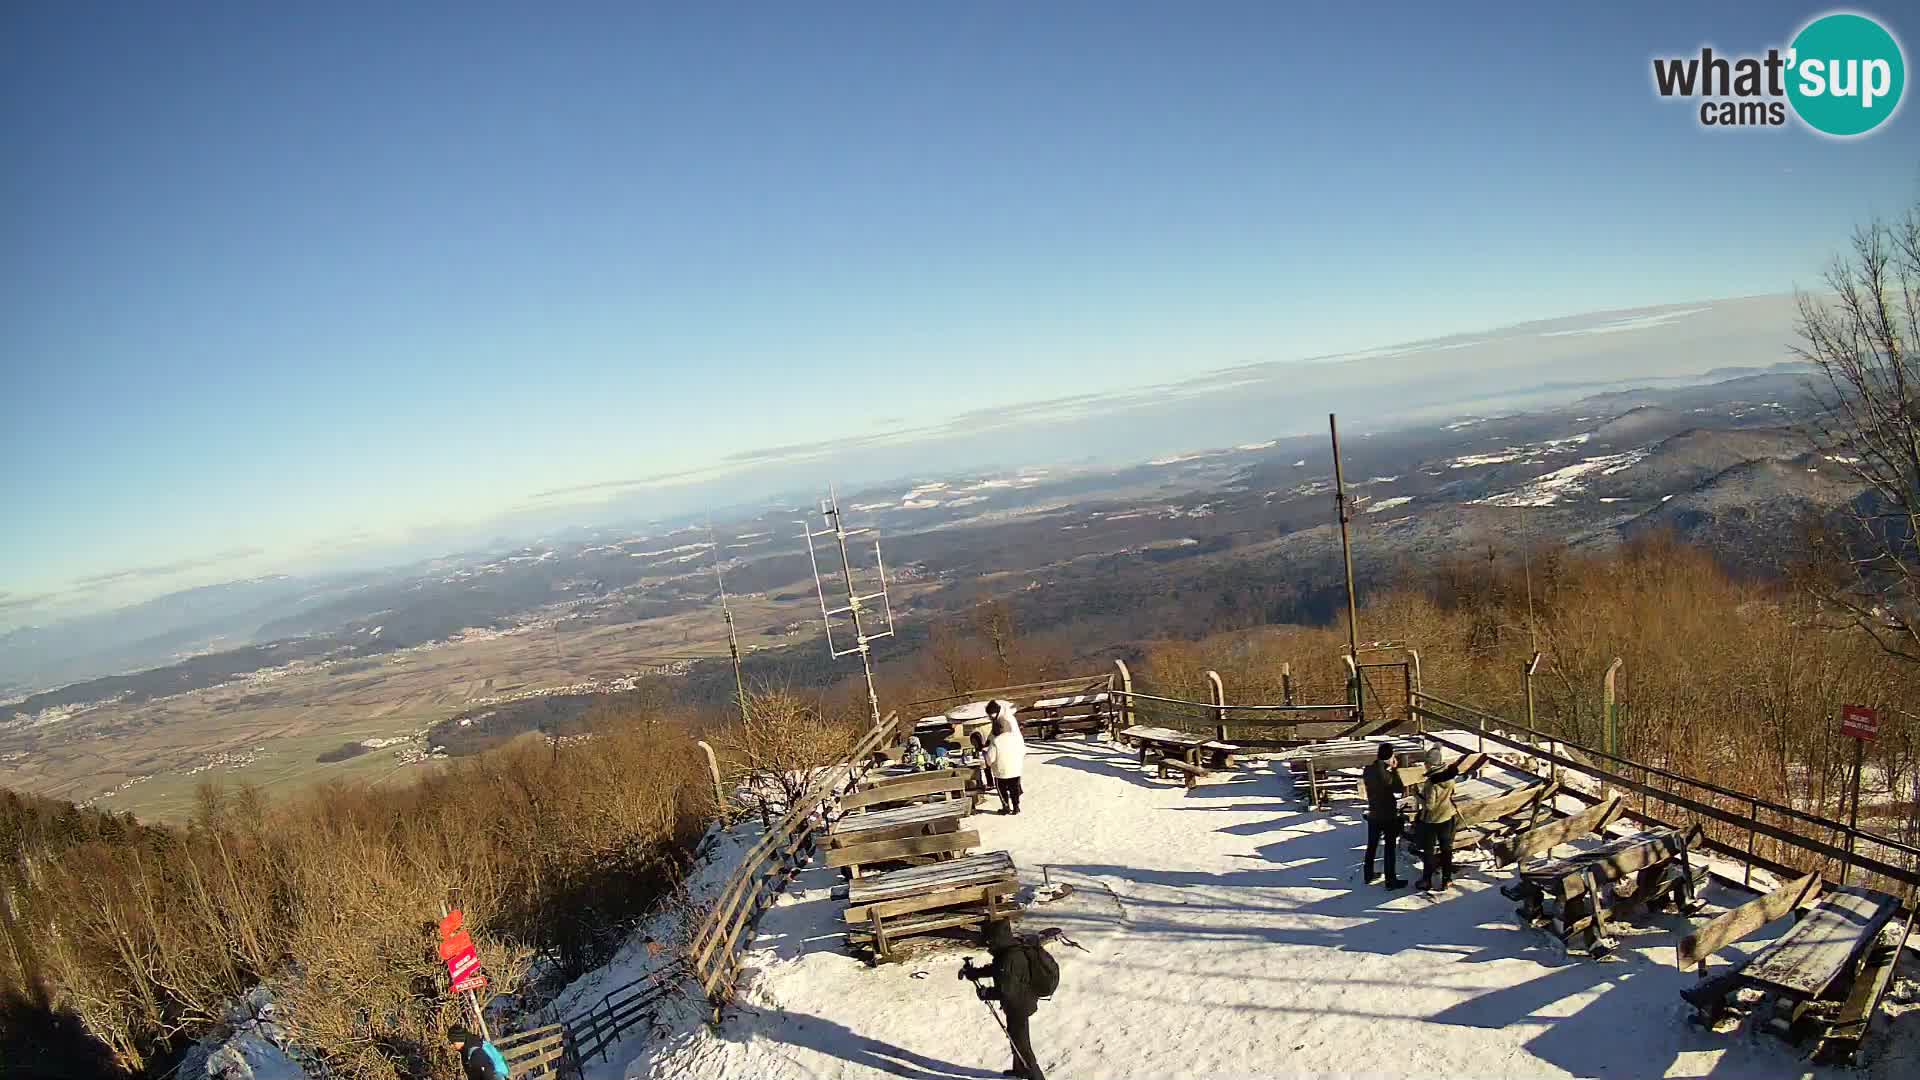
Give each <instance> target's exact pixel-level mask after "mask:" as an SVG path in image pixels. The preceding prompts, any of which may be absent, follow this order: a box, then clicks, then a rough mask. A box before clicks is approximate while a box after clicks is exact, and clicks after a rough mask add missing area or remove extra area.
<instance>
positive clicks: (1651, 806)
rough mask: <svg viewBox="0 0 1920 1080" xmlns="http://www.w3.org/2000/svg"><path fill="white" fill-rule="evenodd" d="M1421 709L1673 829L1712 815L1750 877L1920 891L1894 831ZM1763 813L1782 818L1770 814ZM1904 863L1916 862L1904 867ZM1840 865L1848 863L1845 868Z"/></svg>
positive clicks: (1712, 841) (1465, 710)
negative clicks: (1685, 819)
mask: <svg viewBox="0 0 1920 1080" xmlns="http://www.w3.org/2000/svg"><path fill="white" fill-rule="evenodd" d="M1413 711H1414V714H1415V715H1416V716H1418V717H1420V718H1422V719H1424V720H1426V721H1428V724H1429V730H1428V734H1427V737H1428V738H1430V739H1435V740H1436V741H1439V742H1443V743H1447V744H1448V745H1452V746H1454V748H1455V749H1459V750H1472V749H1478V748H1480V747H1483V746H1484V745H1485V743H1486V742H1487V741H1491V742H1494V743H1496V744H1498V745H1500V746H1505V747H1508V748H1511V749H1514V750H1518V751H1521V752H1522V753H1525V754H1527V755H1528V756H1530V757H1532V758H1533V759H1535V760H1537V761H1542V762H1545V763H1547V767H1548V770H1549V773H1550V774H1551V773H1552V772H1553V771H1555V770H1564V771H1567V772H1571V773H1575V774H1577V775H1582V776H1587V777H1590V778H1592V779H1594V780H1598V781H1601V782H1602V783H1605V784H1608V785H1610V786H1612V787H1615V788H1618V789H1620V790H1621V791H1623V792H1626V793H1628V794H1629V795H1638V796H1639V805H1638V808H1637V809H1636V808H1635V807H1634V805H1633V802H1632V800H1631V799H1630V800H1629V802H1628V804H1627V809H1628V811H1629V813H1631V814H1632V816H1634V817H1636V818H1639V819H1640V820H1642V821H1645V822H1647V823H1649V824H1653V825H1660V826H1665V827H1674V826H1675V825H1676V824H1677V822H1676V821H1674V820H1672V819H1675V818H1677V817H1679V816H1680V815H1679V814H1676V813H1674V812H1672V811H1679V812H1680V813H1684V814H1692V815H1694V817H1695V818H1696V819H1704V823H1705V824H1706V826H1707V846H1708V847H1710V848H1713V849H1715V850H1718V851H1719V852H1721V853H1722V854H1724V855H1727V856H1730V857H1732V858H1734V859H1736V860H1739V861H1741V862H1742V863H1743V864H1744V865H1745V866H1747V867H1748V868H1749V870H1748V875H1749V876H1750V875H1751V868H1752V867H1756V866H1757V867H1759V868H1761V869H1763V870H1767V871H1771V872H1772V873H1775V874H1780V875H1785V876H1786V877H1788V878H1797V877H1799V876H1800V875H1802V874H1804V873H1807V872H1809V871H1812V870H1820V871H1822V872H1824V873H1825V874H1826V875H1827V876H1828V877H1829V878H1831V879H1833V880H1840V879H1842V878H1843V877H1845V876H1847V875H1849V874H1851V873H1854V872H1864V873H1868V874H1874V875H1877V876H1879V877H1880V878H1881V879H1882V882H1881V883H1882V884H1883V885H1890V886H1892V887H1894V888H1897V889H1901V890H1902V891H1903V892H1904V893H1905V894H1906V895H1907V896H1909V897H1911V896H1913V895H1914V892H1915V890H1916V889H1920V847H1915V846H1914V845H1912V844H1908V843H1906V842H1904V841H1902V840H1899V839H1896V838H1894V837H1891V836H1883V835H1881V834H1879V833H1874V832H1870V831H1868V830H1865V829H1858V828H1854V827H1852V826H1849V825H1848V824H1847V823H1846V822H1843V821H1835V820H1832V819H1829V818H1823V817H1820V816H1819V815H1817V814H1810V813H1807V812H1806V811H1804V810H1797V809H1795V808H1793V807H1791V806H1784V805H1781V804H1780V803H1776V802H1772V801H1770V800H1767V799H1762V798H1760V797H1759V796H1757V795H1750V794H1748V793H1746V792H1743V791H1735V790H1733V789H1731V788H1726V787H1722V786H1720V785H1718V784H1714V783H1710V782H1708V781H1705V780H1697V779H1695V778H1693V777H1690V776H1685V775H1683V774H1680V773H1676V772H1673V771H1672V770H1669V769H1662V768H1658V767H1656V766H1652V765H1642V764H1640V763H1639V762H1636V761H1631V760H1629V759H1627V758H1623V757H1617V756H1615V755H1613V754H1608V753H1606V752H1604V751H1601V750H1595V749H1591V748H1589V747H1585V746H1580V745H1579V744H1577V743H1573V742H1572V741H1571V740H1567V739H1563V738H1561V737H1560V736H1558V735H1553V734H1550V733H1548V732H1544V731H1537V730H1535V729H1533V728H1530V727H1528V726H1527V725H1525V724H1522V723H1517V722H1515V721H1512V720H1508V719H1506V718H1505V717H1501V716H1497V715H1495V714H1493V713H1488V712H1483V711H1481V710H1479V709H1475V708H1473V707H1471V706H1468V705H1462V704H1459V703H1458V702H1454V701H1448V700H1446V699H1445V698H1442V697H1437V696H1435V695H1433V694H1431V693H1425V692H1422V693H1419V694H1418V695H1417V696H1416V704H1415V705H1414V709H1413ZM1433 725H1440V726H1443V727H1448V728H1454V729H1457V730H1462V731H1467V732H1471V733H1473V736H1474V738H1475V739H1477V740H1479V741H1480V746H1478V747H1465V746H1460V745H1458V744H1456V743H1453V742H1451V741H1449V740H1447V739H1446V738H1444V737H1436V736H1435V735H1434V733H1433V732H1432V726H1433ZM1562 793H1563V794H1566V795H1570V796H1573V797H1575V798H1578V799H1581V800H1582V801H1586V802H1595V801H1597V800H1596V799H1595V797H1594V796H1591V795H1586V794H1583V793H1581V792H1579V791H1577V790H1575V789H1573V788H1570V787H1563V788H1562ZM1763 815H1765V816H1771V817H1772V818H1774V819H1775V821H1767V820H1763ZM1776 821H1777V822H1779V823H1778V824H1776V823H1775V822H1776ZM1762 837H1765V838H1766V839H1767V840H1768V841H1769V846H1768V848H1767V849H1766V850H1765V851H1762V850H1761V849H1760V847H1759V840H1760V838H1762ZM1901 862H1905V863H1907V864H1908V865H1904V866H1903V865H1900V863H1901ZM1835 867H1839V868H1840V869H1839V870H1838V871H1836V870H1835Z"/></svg>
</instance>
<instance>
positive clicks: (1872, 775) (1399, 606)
mask: <svg viewBox="0 0 1920 1080" xmlns="http://www.w3.org/2000/svg"><path fill="white" fill-rule="evenodd" d="M1532 576H1533V593H1534V605H1533V612H1532V620H1531V622H1532V623H1533V632H1532V633H1531V634H1530V633H1529V621H1530V620H1529V613H1528V610H1527V603H1526V586H1525V583H1524V581H1523V580H1522V577H1521V567H1520V565H1519V560H1518V559H1517V558H1497V559H1494V560H1487V559H1484V558H1482V559H1477V560H1463V561H1461V562H1458V563H1454V564H1447V565H1442V566H1438V567H1434V568H1432V570H1431V571H1430V573H1429V574H1428V576H1427V577H1426V579H1425V580H1424V581H1421V582H1418V583H1417V584H1413V583H1410V584H1409V586H1408V587H1406V588H1402V589H1400V590H1398V591H1395V592H1393V593H1390V594H1387V595H1385V596H1381V597H1379V598H1377V599H1375V600H1374V601H1372V602H1371V603H1369V604H1368V605H1367V606H1366V608H1364V609H1363V610H1362V612H1361V628H1362V636H1363V638H1371V639H1384V638H1391V639H1394V640H1401V641H1406V642H1407V643H1409V644H1412V645H1415V646H1417V647H1418V648H1419V649H1420V652H1421V657H1422V661H1423V668H1424V675H1425V681H1426V686H1427V688H1428V689H1429V690H1430V691H1434V692H1438V693H1444V694H1446V695H1447V696H1450V697H1457V698H1458V699H1459V700H1461V701H1462V702H1463V703H1466V704H1470V705H1474V706H1477V707H1480V708H1484V709H1487V710H1489V711H1492V712H1496V713H1499V714H1501V715H1505V716H1509V717H1513V718H1515V719H1519V718H1521V717H1523V716H1524V710H1525V706H1524V702H1525V681H1524V676H1523V675H1522V670H1523V669H1524V667H1525V665H1526V662H1527V659H1528V657H1529V656H1530V655H1531V652H1532V650H1533V647H1534V646H1533V644H1532V642H1533V640H1535V638H1537V640H1538V643H1539V644H1538V647H1539V649H1540V650H1541V651H1542V652H1543V653H1544V654H1545V660H1544V662H1543V664H1542V666H1541V669H1540V672H1539V674H1538V675H1536V676H1535V680H1534V689H1535V695H1536V702H1537V706H1536V707H1537V720H1538V723H1539V724H1540V726H1541V727H1543V728H1545V729H1547V730H1550V731H1554V732H1557V733H1559V734H1562V735H1564V736H1565V737H1567V738H1569V739H1571V740H1575V741H1578V742H1580V743H1583V744H1585V745H1588V746H1600V745H1601V744H1602V742H1603V737H1604V731H1605V726H1606V721H1605V717H1604V715H1603V709H1602V700H1601V686H1602V681H1603V677H1604V675H1605V673H1606V669H1607V666H1608V665H1609V664H1610V663H1611V662H1612V660H1613V658H1614V657H1616V656H1617V657H1621V658H1623V659H1624V660H1625V669H1624V671H1623V673H1622V676H1621V678H1620V680H1619V686H1620V691H1621V699H1622V701H1623V703H1624V707H1623V709H1622V710H1621V715H1620V749H1621V752H1622V753H1623V754H1624V755H1625V756H1627V757H1629V758H1632V759H1633V760H1635V761H1641V762H1645V763H1647V764H1650V765H1654V766H1658V767H1665V768H1670V769H1672V770H1674V771H1676V772H1681V773H1685V774H1687V775H1690V776H1697V777H1700V778H1702V779H1706V780H1711V781H1714V782H1717V783H1720V784H1722V785H1724V786H1726V787H1730V788H1734V789H1737V790H1741V791H1747V792H1751V793H1753V794H1756V795H1759V796H1761V797H1762V798H1765V799H1769V800H1772V801H1776V802H1780V803H1784V804H1787V805H1791V806H1796V807H1799V808H1802V809H1804V810H1807V811H1809V812H1813V813H1818V814H1822V815H1825V816H1828V817H1840V818H1844V817H1845V814H1844V812H1843V811H1842V809H1841V801H1842V798H1843V795H1844V789H1845V786H1846V783H1845V778H1846V773H1847V771H1848V770H1849V769H1850V767H1851V765H1852V753H1853V747H1852V743H1851V741H1850V740H1846V739H1844V737H1843V736H1841V735H1839V733H1838V730H1837V723H1838V714H1839V709H1840V706H1841V705H1844V704H1864V705H1869V706H1873V707H1876V708H1878V709H1879V711H1880V714H1881V716H1882V728H1881V731H1882V734H1881V736H1880V738H1879V739H1878V740H1877V741H1876V742H1874V743H1873V744H1872V745H1871V746H1870V747H1869V748H1868V770H1867V783H1866V795H1865V799H1864V806H1865V809H1864V810H1863V824H1864V823H1867V822H1873V823H1874V825H1875V827H1876V828H1885V829H1887V830H1888V831H1891V832H1894V833H1896V834H1899V833H1902V832H1904V833H1905V834H1906V835H1910V836H1911V835H1917V834H1920V804H1916V798H1917V797H1920V671H1917V670H1916V668H1920V665H1913V664H1908V663H1905V662H1903V661H1901V660H1899V659H1897V658H1895V657H1894V656H1892V655H1890V654H1889V653H1888V652H1886V651H1885V650H1883V649H1881V648H1880V647H1879V646H1878V645H1877V644H1876V643H1875V642H1874V641H1873V640H1872V638H1870V637H1869V636H1868V635H1867V634H1865V633H1862V632H1860V631H1858V630H1854V629H1851V628H1845V629H1840V630H1835V629H1833V628H1832V627H1830V626H1828V625H1826V624H1824V623H1823V622H1822V621H1821V619H1820V618H1819V614H1820V610H1821V609H1820V607H1819V601H1818V600H1817V599H1815V598H1814V597H1812V596H1810V595H1809V594H1808V593H1807V592H1806V591H1804V590H1800V589H1794V588H1790V587H1786V586H1779V585H1772V586H1769V585H1761V584H1755V583H1750V582H1742V581H1738V580H1735V579H1733V578H1731V577H1729V576H1728V575H1727V574H1725V573H1724V572H1722V571H1721V570H1720V569H1719V568H1718V567H1717V566H1716V565H1715V564H1714V563H1713V561H1712V559H1711V557H1710V556H1709V555H1708V554H1707V553H1705V552H1703V551H1699V550H1697V549H1692V548H1688V547H1685V546H1683V545H1680V544H1677V543H1675V542H1673V541H1672V540H1671V539H1670V538H1667V537H1663V536H1652V537H1649V538H1647V539H1645V540H1643V541H1640V542H1637V543H1635V544H1632V545H1629V546H1627V547H1626V548H1624V549H1622V550H1620V551H1618V552H1613V553H1608V554H1602V555H1590V556H1573V555H1569V554H1567V553H1566V552H1563V551H1540V552H1536V553H1534V555H1533V558H1532ZM1344 651H1345V641H1344V634H1343V633H1342V632H1341V628H1338V627H1332V628H1292V627H1269V628H1263V629H1261V630H1258V631H1252V632H1246V633H1239V634H1232V635H1220V636H1217V637H1214V638H1209V639H1206V640H1203V641H1200V642H1192V643H1189V642H1170V643H1165V644H1162V645H1159V646H1156V647H1155V648H1154V649H1152V650H1151V651H1150V652H1149V655H1148V656H1147V658H1146V661H1145V663H1144V664H1143V665H1142V670H1141V674H1140V680H1139V681H1140V684H1141V687H1142V689H1144V690H1149V691H1150V692H1153V693H1164V694H1167V695H1168V696H1174V697H1182V698H1187V699H1190V700H1198V701H1205V700H1206V687H1205V683H1204V681H1203V677H1202V674H1201V673H1202V672H1203V671H1204V670H1205V669H1207V668H1213V669H1215V670H1217V671H1219V672H1220V674H1221V676H1222V678H1223V679H1224V681H1225V683H1226V686H1227V689H1228V700H1229V701H1230V702H1236V701H1237V702H1253V701H1265V702H1277V701H1279V700H1280V693H1279V671H1280V664H1281V663H1282V662H1283V661H1290V662H1291V663H1292V665H1293V671H1294V676H1295V686H1296V696H1297V697H1298V699H1299V700H1301V701H1303V702H1318V703H1326V702H1337V701H1341V700H1343V694H1344V688H1345V674H1344V666H1343V665H1342V664H1341V662H1340V654H1341V653H1343V652H1344Z"/></svg>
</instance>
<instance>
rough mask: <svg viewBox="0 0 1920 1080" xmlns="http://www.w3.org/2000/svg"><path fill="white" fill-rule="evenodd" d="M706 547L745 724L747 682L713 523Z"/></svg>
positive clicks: (736, 695)
mask: <svg viewBox="0 0 1920 1080" xmlns="http://www.w3.org/2000/svg"><path fill="white" fill-rule="evenodd" d="M707 545H708V546H709V547H711V548H713V580H714V581H715V582H717V583H718V584H719V586H720V616H721V617H722V618H724V619H726V620H727V653H728V654H729V655H731V656H732V657H733V694H734V700H735V701H736V702H738V703H739V705H740V722H741V723H747V722H749V721H748V719H747V680H746V677H745V676H744V675H742V674H741V672H740V636H739V635H738V634H736V633H734V630H733V608H732V607H731V606H730V605H728V603H727V579H726V578H724V577H722V576H721V575H720V542H719V541H718V540H716V539H715V538H714V535H713V523H712V522H708V523H707Z"/></svg>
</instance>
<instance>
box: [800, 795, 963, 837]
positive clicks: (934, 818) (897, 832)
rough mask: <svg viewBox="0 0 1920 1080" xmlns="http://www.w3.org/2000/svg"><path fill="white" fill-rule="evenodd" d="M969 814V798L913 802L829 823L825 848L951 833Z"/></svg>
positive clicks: (853, 815)
mask: <svg viewBox="0 0 1920 1080" xmlns="http://www.w3.org/2000/svg"><path fill="white" fill-rule="evenodd" d="M971 813H973V800H972V799H970V798H969V799H948V800H946V801H944V802H925V803H913V804H911V805H908V806H896V807H894V808H893V809H891V810H874V811H869V812H867V813H862V814H852V815H849V816H847V817H843V818H840V819H839V820H838V821H836V822H834V823H833V830H832V832H830V833H829V834H828V836H827V846H828V847H829V848H838V847H846V846H847V845H849V844H870V843H873V842H875V841H879V840H898V839H902V838H904V837H908V836H921V835H925V834H931V833H941V832H953V831H954V830H956V829H958V828H959V827H960V822H961V820H962V819H964V818H965V817H967V815H969V814H971Z"/></svg>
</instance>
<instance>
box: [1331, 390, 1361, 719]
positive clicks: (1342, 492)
mask: <svg viewBox="0 0 1920 1080" xmlns="http://www.w3.org/2000/svg"><path fill="white" fill-rule="evenodd" d="M1327 434H1328V435H1329V436H1331V437H1332V440H1333V509H1334V513H1335V515H1336V516H1337V517H1339V519H1340V556H1341V558H1342V559H1343V560H1344V561H1345V562H1346V565H1347V655H1348V656H1350V657H1352V658H1353V704H1354V707H1355V708H1356V709H1358V710H1359V711H1360V715H1361V716H1365V715H1367V712H1366V708H1367V702H1366V697H1365V689H1364V688H1365V686H1366V682H1367V680H1365V679H1363V678H1361V677H1360V605H1359V602H1358V601H1356V600H1355V599H1354V595H1353V541H1352V540H1351V539H1349V538H1348V536H1347V523H1348V522H1350V521H1352V520H1353V507H1352V506H1351V505H1349V504H1348V502H1347V478H1346V475H1345V474H1344V473H1343V472H1342V471H1341V468H1340V423H1339V421H1338V420H1336V419H1335V418H1334V414H1332V413H1328V414H1327Z"/></svg>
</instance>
